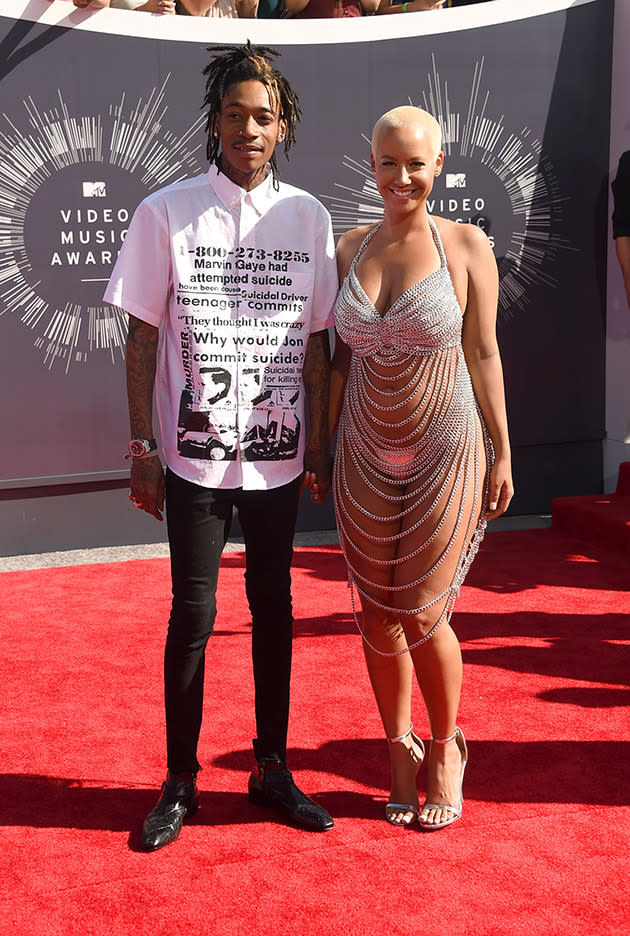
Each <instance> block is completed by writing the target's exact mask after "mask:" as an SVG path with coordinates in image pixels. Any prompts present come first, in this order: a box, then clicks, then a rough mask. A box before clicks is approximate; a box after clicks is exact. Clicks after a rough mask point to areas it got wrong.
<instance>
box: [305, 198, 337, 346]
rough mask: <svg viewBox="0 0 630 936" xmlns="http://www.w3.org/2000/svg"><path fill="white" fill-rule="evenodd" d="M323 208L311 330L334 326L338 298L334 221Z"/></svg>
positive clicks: (318, 242) (322, 207) (318, 241)
mask: <svg viewBox="0 0 630 936" xmlns="http://www.w3.org/2000/svg"><path fill="white" fill-rule="evenodd" d="M321 209H322V214H323V225H322V228H321V229H320V232H319V234H318V237H317V241H316V243H317V247H316V249H317V257H316V264H315V282H314V285H313V315H312V317H311V332H316V331H322V330H323V329H324V328H332V326H333V324H334V316H333V307H334V304H335V299H336V298H337V264H336V261H335V241H334V238H333V231H332V222H331V220H330V215H329V214H328V212H327V211H326V209H325V208H324V206H323V205H322V206H321Z"/></svg>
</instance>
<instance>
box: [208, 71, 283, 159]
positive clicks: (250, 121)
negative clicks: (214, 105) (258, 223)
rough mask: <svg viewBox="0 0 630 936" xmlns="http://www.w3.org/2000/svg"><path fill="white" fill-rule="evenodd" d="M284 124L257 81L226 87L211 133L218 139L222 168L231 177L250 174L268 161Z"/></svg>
mask: <svg viewBox="0 0 630 936" xmlns="http://www.w3.org/2000/svg"><path fill="white" fill-rule="evenodd" d="M286 127H287V122H286V120H284V119H283V118H281V117H280V112H279V110H278V107H277V106H274V105H273V104H272V102H271V100H270V98H269V92H268V90H267V88H266V87H265V85H264V84H263V83H262V82H260V81H241V82H239V83H238V84H235V85H232V87H230V88H228V89H227V91H226V92H225V95H224V96H223V100H222V101H221V111H220V113H219V114H218V115H217V118H216V121H215V126H214V131H215V133H216V134H217V135H218V136H219V138H220V140H221V153H222V163H221V168H222V169H223V171H224V172H226V175H230V171H229V170H230V168H231V169H233V170H235V171H236V174H237V175H241V174H245V175H252V174H254V173H256V172H257V171H258V170H260V169H262V168H263V167H264V166H265V165H266V164H267V163H268V162H269V160H270V159H271V157H272V155H273V151H274V148H275V146H276V143H277V142H278V140H279V139H281V138H283V137H284V134H285V133H286Z"/></svg>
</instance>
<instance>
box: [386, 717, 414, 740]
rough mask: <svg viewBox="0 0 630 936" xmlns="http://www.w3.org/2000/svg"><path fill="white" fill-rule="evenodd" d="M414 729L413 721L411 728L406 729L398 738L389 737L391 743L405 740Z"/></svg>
mask: <svg viewBox="0 0 630 936" xmlns="http://www.w3.org/2000/svg"><path fill="white" fill-rule="evenodd" d="M412 731H413V722H411V724H410V725H409V729H408V730H407V731H405V733H404V734H401V735H399V736H398V737H397V738H388V739H387V740H388V741H389V743H390V744H395V743H396V741H404V740H405V738H408V737H409V735H410V734H411V732H412Z"/></svg>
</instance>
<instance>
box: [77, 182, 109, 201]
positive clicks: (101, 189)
mask: <svg viewBox="0 0 630 936" xmlns="http://www.w3.org/2000/svg"><path fill="white" fill-rule="evenodd" d="M83 197H84V198H106V197H107V186H106V185H105V183H104V182H84V183H83Z"/></svg>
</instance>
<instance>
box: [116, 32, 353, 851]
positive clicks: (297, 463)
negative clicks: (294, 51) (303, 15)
mask: <svg viewBox="0 0 630 936" xmlns="http://www.w3.org/2000/svg"><path fill="white" fill-rule="evenodd" d="M212 51H214V52H215V57H214V58H213V60H212V61H211V62H210V64H209V65H208V66H207V68H206V69H205V71H204V74H205V75H206V76H207V84H206V97H205V101H204V103H205V105H207V107H208V121H207V131H208V147H207V153H208V158H209V161H210V163H211V166H210V169H209V171H208V173H207V175H203V176H199V177H197V178H194V179H190V180H187V181H184V182H179V183H176V184H175V185H171V186H168V187H167V188H165V189H162V190H160V191H158V192H156V193H154V194H153V195H151V196H149V197H148V198H147V199H145V201H144V202H143V203H142V204H141V205H140V206H139V208H138V209H137V211H136V213H135V215H134V218H133V220H132V223H131V225H130V227H129V232H128V234H127V237H126V239H125V244H124V246H123V249H122V251H121V254H120V257H119V259H118V261H117V264H116V267H115V269H114V272H113V274H112V277H111V280H110V283H109V286H108V288H107V291H106V296H105V298H106V300H107V301H108V302H111V303H113V304H115V305H118V306H121V307H122V308H124V309H125V310H126V311H127V312H128V313H129V336H128V341H127V389H128V398H129V413H130V428H131V436H132V440H131V442H130V446H129V450H130V456H131V459H132V462H131V494H130V499H131V500H132V502H133V503H135V504H136V506H137V507H139V508H141V509H143V510H145V511H147V512H148V513H150V514H152V515H153V516H154V517H156V518H157V519H158V520H160V519H161V518H162V513H161V512H162V509H163V504H164V497H166V507H167V521H168V524H167V525H168V538H169V547H170V554H171V575H172V584H173V604H172V609H171V616H170V621H169V629H168V635H167V640H166V652H165V666H164V669H165V704H166V736H167V738H166V740H167V766H168V773H167V777H166V781H165V782H164V784H163V786H162V791H161V795H160V798H159V799H158V802H157V804H156V806H155V807H154V809H153V810H152V811H151V812H150V813H149V815H148V816H147V818H146V819H145V822H144V827H143V843H144V847H145V848H146V849H148V850H154V849H156V848H160V847H162V846H163V845H167V844H168V843H170V842H172V841H174V840H175V839H176V838H177V836H178V835H179V832H180V830H181V826H182V822H183V820H184V818H185V817H186V816H189V815H190V814H191V813H192V812H194V810H195V809H196V808H197V805H198V796H199V794H198V791H197V784H196V775H197V771H198V770H199V769H200V765H199V762H198V760H197V742H198V738H199V731H200V727H201V718H202V704H203V681H204V657H205V647H206V643H207V641H208V638H209V636H210V634H211V632H212V627H213V623H214V618H215V614H216V605H215V591H216V583H217V576H218V570H219V562H220V558H221V552H222V549H223V546H224V545H225V541H226V539H227V536H228V533H229V529H230V520H231V516H232V509H233V507H236V509H237V510H238V511H239V519H240V523H241V527H242V529H243V534H244V538H245V551H246V572H245V582H246V591H247V598H248V602H249V607H250V610H251V614H252V621H253V632H252V657H253V666H254V683H255V710H256V730H257V737H256V739H255V740H254V752H255V757H256V769H255V770H254V772H253V773H252V774H251V776H250V779H249V798H250V800H251V801H252V802H255V803H258V804H261V805H264V806H273V807H276V808H278V809H279V810H280V811H281V812H282V813H283V815H284V816H285V817H286V818H288V819H289V820H290V821H292V822H295V823H297V824H299V825H301V826H303V827H305V828H309V829H316V830H321V831H324V830H326V829H330V828H331V827H332V825H333V822H332V819H331V817H330V816H329V815H328V813H326V812H325V811H324V810H323V809H322V808H321V807H320V806H318V805H317V804H316V803H314V802H313V801H312V800H310V799H309V798H308V797H307V796H305V795H304V794H303V793H302V792H301V791H300V790H299V789H298V788H297V786H296V785H295V783H294V782H293V778H292V776H291V773H290V771H289V770H288V769H287V766H286V744H287V727H288V714H289V679H290V670H291V641H292V614H291V591H290V563H291V558H292V541H293V535H294V531H295V519H296V513H297V504H298V497H299V493H300V487H301V484H302V483H304V484H305V485H306V486H308V487H310V488H311V489H312V496H313V499H314V500H318V501H323V500H324V499H325V497H326V493H327V490H328V488H329V485H330V476H329V437H328V429H327V405H328V376H329V368H330V362H329V358H330V353H329V346H328V332H327V329H328V327H329V325H330V324H331V308H332V304H333V302H334V298H335V294H336V282H337V280H336V268H335V265H334V259H333V257H334V247H333V240H332V232H331V225H330V218H329V216H328V214H327V212H326V210H325V209H324V208H323V206H322V205H321V204H320V203H319V202H318V201H317V200H316V199H315V198H313V197H312V196H311V195H309V194H308V193H306V192H302V191H300V190H299V189H296V188H294V187H292V186H289V185H285V184H282V183H279V182H278V180H277V165H276V159H275V155H274V150H275V147H276V144H277V143H278V142H282V141H284V143H285V146H284V150H285V155H286V154H288V150H289V148H290V146H291V144H292V143H293V142H294V130H295V125H296V123H297V121H298V120H299V118H300V109H299V104H298V100H297V97H296V95H295V93H294V92H293V89H292V88H291V86H290V85H289V83H288V82H287V80H286V79H285V78H284V77H283V76H282V75H281V74H280V73H279V72H278V71H277V70H276V69H275V68H274V67H273V66H272V64H271V56H273V55H276V54H277V53H275V52H274V50H272V49H268V48H266V47H260V46H258V47H256V46H252V45H251V44H250V43H249V42H248V43H247V45H246V46H244V47H243V48H232V47H217V48H215V49H214V50H212ZM158 339H159V349H158ZM154 385H157V404H158V412H159V418H160V430H161V442H162V451H163V455H164V458H165V461H166V465H167V469H166V479H165V478H164V472H163V469H162V464H161V461H160V458H159V456H158V452H157V443H156V441H155V440H154V438H153V427H152V399H153V388H154ZM305 396H306V404H307V406H308V415H309V417H310V435H309V439H308V441H306V442H305V437H304V436H305V431H304V430H305V419H304V416H305V414H304V409H305V407H304V402H305V401H304V397H305Z"/></svg>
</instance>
